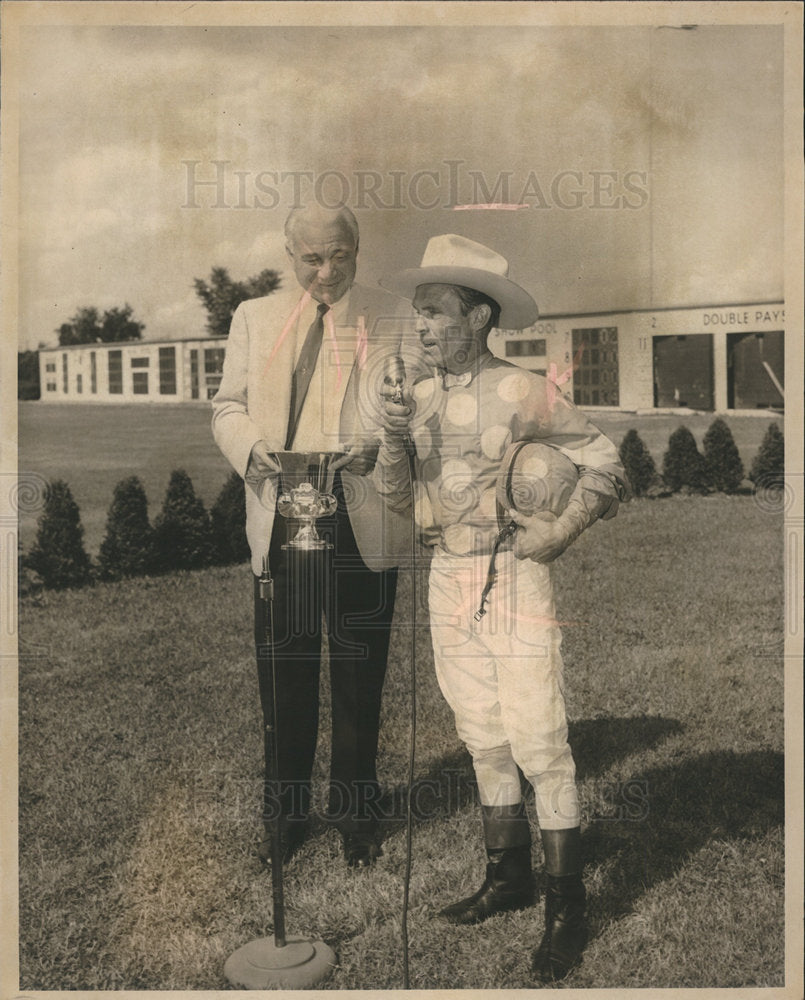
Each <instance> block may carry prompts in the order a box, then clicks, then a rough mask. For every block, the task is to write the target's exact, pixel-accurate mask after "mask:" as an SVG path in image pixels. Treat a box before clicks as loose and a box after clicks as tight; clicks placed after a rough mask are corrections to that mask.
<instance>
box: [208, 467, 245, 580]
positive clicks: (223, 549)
mask: <svg viewBox="0 0 805 1000" xmlns="http://www.w3.org/2000/svg"><path fill="white" fill-rule="evenodd" d="M210 521H211V523H212V534H213V539H214V542H215V560H216V562H219V563H223V564H227V563H239V562H246V560H248V558H249V543H248V541H247V539H246V494H245V492H244V489H243V480H242V479H241V477H240V476H239V475H238V474H237V472H233V473H232V474H231V475H230V477H229V478H228V479H227V481H226V482H225V483H224V485H223V487H222V488H221V492H220V493H219V494H218V498H217V500H216V501H215V503H214V504H213V507H212V510H211V511H210Z"/></svg>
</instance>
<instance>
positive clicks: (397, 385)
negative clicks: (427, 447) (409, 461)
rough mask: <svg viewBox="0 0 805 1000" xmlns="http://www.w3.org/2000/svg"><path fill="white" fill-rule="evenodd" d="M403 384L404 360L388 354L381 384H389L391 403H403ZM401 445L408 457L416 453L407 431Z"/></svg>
mask: <svg viewBox="0 0 805 1000" xmlns="http://www.w3.org/2000/svg"><path fill="white" fill-rule="evenodd" d="M404 384H405V362H404V361H403V359H402V358H401V357H399V355H389V356H388V357H387V358H386V360H385V362H384V364H383V385H388V386H391V387H392V388H393V389H394V394H393V395H392V396H391V401H392V403H397V405H398V406H402V405H403V386H404ZM403 447H404V448H405V451H406V454H407V455H408V457H409V458H413V457H414V456H415V454H416V449H415V448H414V442H413V441H412V440H411V435H410V433H409V432H408V431H406V432H405V434H403Z"/></svg>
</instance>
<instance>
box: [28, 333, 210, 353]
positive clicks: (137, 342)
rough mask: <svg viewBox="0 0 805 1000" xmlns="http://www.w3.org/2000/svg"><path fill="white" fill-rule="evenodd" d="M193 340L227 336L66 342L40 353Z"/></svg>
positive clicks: (177, 342)
mask: <svg viewBox="0 0 805 1000" xmlns="http://www.w3.org/2000/svg"><path fill="white" fill-rule="evenodd" d="M191 340H198V341H201V342H202V343H205V344H206V343H210V344H225V343H226V340H227V338H226V337H210V336H205V335H204V334H201V335H198V336H195V337H194V336H188V337H170V338H166V339H163V340H107V341H95V343H92V344H64V345H62V346H56V347H40V348H38V351H39V353H40V354H44V353H46V352H50V351H53V352H58V351H76V350H80V349H83V350H99V349H102V348H110V349H112V350H114V349H115V348H118V347H151V346H160V347H166V346H167V345H168V344H185V343H187V342H188V341H191Z"/></svg>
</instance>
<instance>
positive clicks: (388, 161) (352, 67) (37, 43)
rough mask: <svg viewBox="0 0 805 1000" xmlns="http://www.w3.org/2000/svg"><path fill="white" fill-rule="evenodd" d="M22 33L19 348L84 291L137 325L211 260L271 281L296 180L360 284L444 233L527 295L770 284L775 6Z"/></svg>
mask: <svg viewBox="0 0 805 1000" xmlns="http://www.w3.org/2000/svg"><path fill="white" fill-rule="evenodd" d="M123 6H126V5H123ZM20 39H21V45H20V50H19V51H20V63H19V66H20V73H19V123H20V124H19V179H20V205H19V221H20V241H19V310H18V321H19V324H18V336H19V341H20V347H21V349H25V348H35V347H36V346H37V345H38V344H40V343H41V344H44V345H46V346H53V345H55V344H56V343H57V334H56V330H57V328H58V326H59V325H60V324H61V323H63V322H65V321H67V320H68V319H69V318H70V317H71V316H72V315H73V314H74V313H75V311H76V310H77V309H78V308H79V307H81V306H90V305H94V306H97V307H99V308H101V309H106V308H110V307H112V306H121V305H123V304H124V303H129V304H130V305H131V306H132V307H133V310H134V316H135V318H136V319H138V320H140V321H141V322H143V323H145V334H144V336H145V337H146V338H147V339H164V338H170V337H174V336H181V337H188V336H194V335H203V333H204V323H205V313H204V310H203V308H202V306H201V303H200V302H199V300H198V298H197V297H196V295H195V292H194V290H193V280H194V279H195V278H207V277H208V276H209V273H210V270H211V268H212V267H213V266H223V267H226V268H228V269H229V272H230V274H231V276H232V277H233V278H235V279H242V278H245V277H248V276H250V275H253V274H256V273H257V272H259V271H261V270H262V269H263V268H274V269H278V270H282V271H283V273H284V275H285V277H286V279H287V280H293V278H292V274H291V272H290V270H289V269H288V267H287V260H286V258H285V254H284V240H283V237H282V226H283V223H284V219H285V215H286V214H287V211H288V210H289V209H290V207H291V205H292V204H293V201H294V198H295V196H297V195H299V196H300V198H301V200H311V199H314V200H320V201H325V202H334V201H335V200H337V199H339V198H345V200H346V201H347V203H348V204H350V205H351V207H352V208H353V209H354V211H355V213H356V215H357V217H358V221H359V224H360V228H361V250H360V255H359V267H358V278H359V280H361V281H363V282H365V283H369V284H373V283H375V282H376V281H377V280H378V279H379V278H381V277H382V276H383V275H384V274H389V273H392V272H393V271H395V270H397V269H399V268H404V267H411V266H415V265H416V264H418V263H419V260H420V258H421V256H422V253H423V251H424V248H425V244H426V242H427V239H428V238H429V237H430V236H433V235H436V234H439V233H446V232H455V233H460V234H463V235H466V236H469V237H471V238H473V239H476V240H479V241H480V242H482V243H486V244H488V245H489V246H492V247H493V248H494V249H495V250H497V251H498V252H500V253H502V254H503V255H504V256H506V257H507V258H508V260H509V262H510V276H511V277H512V278H513V279H514V280H516V281H518V282H519V283H520V284H522V285H523V286H524V287H525V288H526V289H527V290H528V291H529V292H530V293H531V294H532V295H533V296H534V297H535V299H536V300H537V302H538V303H539V306H540V311H541V313H543V315H544V314H552V313H561V312H595V311H604V310H621V309H637V308H645V309H650V308H660V307H668V306H680V305H681V306H684V305H710V304H724V303H733V302H736V303H737V302H747V301H760V300H775V299H780V298H782V296H783V255H782V242H783V204H782V190H783V128H782V126H783V95H782V72H783V65H782V45H783V36H782V28H780V27H778V26H774V25H761V26H745V27H737V26H733V27H729V26H727V27H717V26H716V27H713V26H705V27H698V28H695V29H693V30H684V29H680V28H670V27H588V26H574V27H547V26H543V27H538V26H536V27H525V28H524V27H515V28H510V27H484V28H481V27H471V28H463V27H455V26H453V27H450V26H445V25H438V24H433V25H427V26H421V27H393V28H392V27H355V26H352V27H343V26H328V27H318V28H305V27H299V28H287V27H270V26H268V27H266V26H254V27H213V26H209V27H206V28H204V27H193V28H182V27H157V26H154V27H124V26H118V27H113V26H105V27H99V26H92V25H86V26H69V25H68V26H64V25H60V26H45V25H36V26H29V27H24V28H22V29H21V34H20ZM205 182H207V183H205ZM501 202H505V203H507V204H508V205H509V206H510V207H509V208H506V209H503V208H480V207H478V205H479V204H489V203H494V204H498V203H501ZM518 205H519V206H524V207H514V206H518Z"/></svg>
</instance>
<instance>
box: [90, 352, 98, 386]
mask: <svg viewBox="0 0 805 1000" xmlns="http://www.w3.org/2000/svg"><path fill="white" fill-rule="evenodd" d="M97 362H98V359H97V358H96V357H95V351H90V353H89V391H90V392H91V393H92V394H93V396H94V395H95V394H96V393H97V392H98V363H97Z"/></svg>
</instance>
